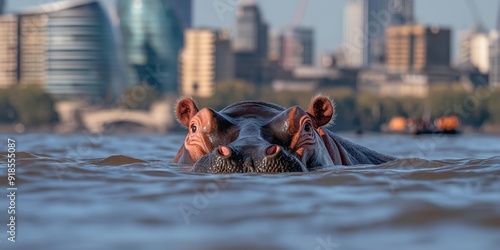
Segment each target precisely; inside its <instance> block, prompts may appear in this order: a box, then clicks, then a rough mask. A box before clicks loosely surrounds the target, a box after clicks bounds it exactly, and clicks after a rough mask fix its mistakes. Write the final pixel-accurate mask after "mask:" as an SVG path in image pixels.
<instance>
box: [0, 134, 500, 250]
mask: <svg viewBox="0 0 500 250" xmlns="http://www.w3.org/2000/svg"><path fill="white" fill-rule="evenodd" d="M341 136H344V137H346V138H348V139H350V140H352V141H354V142H356V143H359V144H362V145H365V146H367V147H370V148H373V149H376V150H378V151H380V152H383V153H387V154H391V155H395V156H398V157H400V158H402V159H401V160H397V161H394V162H391V163H387V164H383V165H379V166H371V165H361V166H349V167H345V166H332V167H329V168H327V169H324V170H320V171H316V172H309V173H283V174H255V173H251V174H232V175H210V174H193V173H189V172H187V170H188V169H186V168H185V167H183V166H175V165H170V164H169V162H170V160H171V159H172V157H173V156H174V155H175V153H176V152H177V150H178V148H179V146H180V145H181V143H182V141H183V135H181V134H171V135H148V134H140V135H127V134H120V135H104V136H89V135H84V134H77V135H52V134H24V135H15V136H13V137H12V138H13V139H15V140H16V141H17V151H19V152H20V153H18V154H17V160H18V163H17V164H18V165H17V176H18V178H19V180H18V192H17V199H18V200H17V218H18V221H17V238H16V240H17V242H16V243H11V242H8V241H7V234H6V233H5V232H6V230H7V227H6V226H4V227H3V228H4V229H2V230H0V247H1V249H62V250H63V249H64V250H67V249H257V248H260V249H495V250H496V249H500V248H499V246H500V157H499V155H500V154H499V153H500V136H496V135H481V134H470V135H467V134H466V135H461V136H454V137H438V136H428V137H411V136H401V135H380V134H367V135H362V136H356V135H354V134H341ZM7 137H8V135H0V139H1V141H2V142H6V138H7ZM4 144H5V145H2V146H1V149H0V152H2V153H1V154H0V155H1V156H0V158H1V162H3V163H2V165H1V167H0V168H1V169H2V170H1V174H0V186H1V187H2V189H1V192H2V197H3V198H2V199H1V202H0V223H1V224H2V225H6V223H7V212H6V210H7V207H8V204H7V201H6V199H5V197H6V194H7V191H6V188H5V187H6V186H7V179H6V158H5V154H6V153H5V151H6V143H4Z"/></svg>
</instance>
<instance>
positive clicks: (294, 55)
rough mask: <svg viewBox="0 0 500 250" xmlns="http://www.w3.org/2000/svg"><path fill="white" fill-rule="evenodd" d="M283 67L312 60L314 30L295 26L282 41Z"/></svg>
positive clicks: (293, 66)
mask: <svg viewBox="0 0 500 250" xmlns="http://www.w3.org/2000/svg"><path fill="white" fill-rule="evenodd" d="M283 43H284V44H283V47H284V53H283V63H282V64H283V67H284V68H285V69H289V70H291V69H293V68H295V67H297V66H301V65H312V64H313V62H314V31H313V30H312V29H310V28H303V27H296V28H294V29H293V30H292V31H291V34H289V36H286V37H285V38H284V41H283Z"/></svg>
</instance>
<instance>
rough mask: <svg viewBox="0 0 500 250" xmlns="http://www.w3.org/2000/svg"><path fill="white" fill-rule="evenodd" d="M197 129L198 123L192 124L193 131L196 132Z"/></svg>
mask: <svg viewBox="0 0 500 250" xmlns="http://www.w3.org/2000/svg"><path fill="white" fill-rule="evenodd" d="M196 130H198V127H197V126H196V124H193V125H191V132H193V133H196Z"/></svg>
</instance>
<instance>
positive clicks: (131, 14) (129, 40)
mask: <svg viewBox="0 0 500 250" xmlns="http://www.w3.org/2000/svg"><path fill="white" fill-rule="evenodd" d="M117 4H118V15H119V17H120V26H121V30H122V36H123V43H124V52H125V58H126V59H125V60H126V64H127V66H126V67H127V68H126V82H127V86H128V87H132V86H134V85H136V84H141V83H147V84H149V85H151V86H152V87H153V88H154V89H156V90H157V91H159V92H160V93H165V92H177V86H178V82H177V75H178V74H177V68H178V67H177V66H178V65H177V60H178V55H179V52H180V50H181V48H182V46H183V30H182V25H181V21H180V18H178V17H179V16H180V15H178V14H177V12H176V11H175V10H174V7H173V2H172V1H171V0H147V1H146V0H120V1H117ZM178 13H181V11H179V12H178Z"/></svg>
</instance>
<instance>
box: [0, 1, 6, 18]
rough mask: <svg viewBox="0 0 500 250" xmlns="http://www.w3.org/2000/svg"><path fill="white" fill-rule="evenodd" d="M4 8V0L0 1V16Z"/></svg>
mask: <svg viewBox="0 0 500 250" xmlns="http://www.w3.org/2000/svg"><path fill="white" fill-rule="evenodd" d="M4 8H5V0H0V15H1V14H3V10H4Z"/></svg>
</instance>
